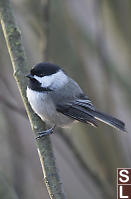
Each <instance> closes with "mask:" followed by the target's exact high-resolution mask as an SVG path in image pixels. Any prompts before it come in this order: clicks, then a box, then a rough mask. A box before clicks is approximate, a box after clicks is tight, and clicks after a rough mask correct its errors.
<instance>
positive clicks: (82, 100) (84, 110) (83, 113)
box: [57, 96, 97, 126]
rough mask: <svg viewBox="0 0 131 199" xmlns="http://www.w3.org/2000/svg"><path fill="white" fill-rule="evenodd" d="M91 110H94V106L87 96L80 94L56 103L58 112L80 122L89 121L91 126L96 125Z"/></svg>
mask: <svg viewBox="0 0 131 199" xmlns="http://www.w3.org/2000/svg"><path fill="white" fill-rule="evenodd" d="M92 110H95V108H94V106H93V105H92V103H91V101H90V100H89V99H88V97H87V96H80V97H79V98H75V99H74V100H73V101H68V102H65V103H62V102H61V103H59V104H57V111H58V112H60V113H62V114H64V115H66V116H68V117H71V118H73V119H75V120H78V121H80V122H84V123H90V124H92V125H93V126H97V123H96V119H95V118H94V116H93V114H92Z"/></svg>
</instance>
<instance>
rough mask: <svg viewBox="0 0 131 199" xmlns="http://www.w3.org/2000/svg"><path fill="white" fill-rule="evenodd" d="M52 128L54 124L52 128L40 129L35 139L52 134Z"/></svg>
mask: <svg viewBox="0 0 131 199" xmlns="http://www.w3.org/2000/svg"><path fill="white" fill-rule="evenodd" d="M54 129H55V125H54V126H53V127H52V128H50V129H47V130H45V131H42V132H39V133H38V136H37V137H36V139H40V138H41V137H44V136H46V135H50V134H52V133H53V132H54Z"/></svg>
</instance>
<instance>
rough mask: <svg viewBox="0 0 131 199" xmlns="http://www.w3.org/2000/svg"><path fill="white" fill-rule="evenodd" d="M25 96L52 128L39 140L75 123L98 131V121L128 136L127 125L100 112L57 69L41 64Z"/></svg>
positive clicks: (59, 68) (67, 77)
mask: <svg viewBox="0 0 131 199" xmlns="http://www.w3.org/2000/svg"><path fill="white" fill-rule="evenodd" d="M26 77H27V78H29V81H28V84H27V89H26V95H27V99H28V102H29V103H30V105H31V107H32V109H33V111H34V112H35V113H36V114H37V115H38V116H39V117H40V118H41V120H43V121H45V122H47V123H49V124H50V125H51V128H49V129H47V130H45V131H42V132H38V136H37V137H36V138H37V139H40V138H41V137H43V136H45V135H49V134H52V133H53V132H54V130H55V129H56V128H57V127H66V126H68V125H69V124H71V123H73V122H74V121H79V122H83V123H86V124H90V125H92V126H94V127H97V126H98V124H97V120H99V121H101V122H104V123H106V124H108V125H109V126H112V127H114V128H116V129H118V130H120V131H123V132H126V129H125V123H124V122H123V121H121V120H119V119H117V118H115V117H113V116H111V115H108V114H105V113H103V112H101V111H98V110H97V109H96V108H95V106H94V105H93V103H92V102H91V100H90V99H89V98H88V96H87V95H86V94H84V92H83V90H82V89H81V88H80V86H79V85H78V84H77V83H76V81H74V80H73V79H72V78H70V77H69V76H68V75H67V74H66V72H65V71H64V70H63V69H62V68H61V67H60V66H58V65H56V64H53V63H49V62H41V63H38V64H36V65H35V66H33V67H32V69H31V70H30V73H29V74H27V75H26Z"/></svg>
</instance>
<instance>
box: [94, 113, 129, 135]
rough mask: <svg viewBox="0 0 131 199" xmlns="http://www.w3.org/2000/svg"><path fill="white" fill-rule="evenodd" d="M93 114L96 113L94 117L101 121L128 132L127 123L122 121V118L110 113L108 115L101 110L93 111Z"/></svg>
mask: <svg viewBox="0 0 131 199" xmlns="http://www.w3.org/2000/svg"><path fill="white" fill-rule="evenodd" d="M93 115H94V118H95V119H97V120H99V121H102V122H104V123H106V124H108V125H110V126H112V127H114V128H117V129H119V130H121V131H124V132H127V131H126V129H125V123H124V122H122V121H121V120H119V119H117V118H115V117H112V116H110V115H107V114H105V113H102V112H100V111H97V110H95V111H93Z"/></svg>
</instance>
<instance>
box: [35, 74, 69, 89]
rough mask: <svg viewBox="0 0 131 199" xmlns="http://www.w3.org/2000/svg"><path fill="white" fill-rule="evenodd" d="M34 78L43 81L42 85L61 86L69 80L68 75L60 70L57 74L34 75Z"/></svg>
mask: <svg viewBox="0 0 131 199" xmlns="http://www.w3.org/2000/svg"><path fill="white" fill-rule="evenodd" d="M34 78H35V79H36V80H38V81H39V82H40V83H41V87H52V88H60V87H62V86H63V85H64V84H65V83H67V82H68V79H67V76H66V75H65V74H64V73H63V71H58V72H57V73H55V74H52V75H49V76H44V77H38V76H36V75H34Z"/></svg>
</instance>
